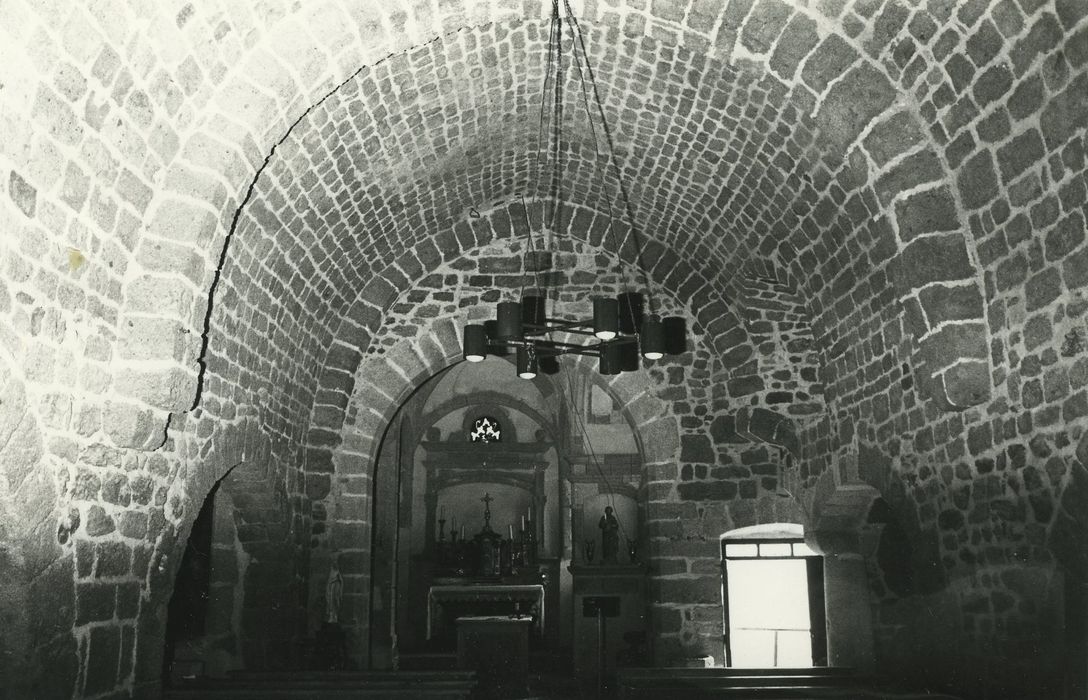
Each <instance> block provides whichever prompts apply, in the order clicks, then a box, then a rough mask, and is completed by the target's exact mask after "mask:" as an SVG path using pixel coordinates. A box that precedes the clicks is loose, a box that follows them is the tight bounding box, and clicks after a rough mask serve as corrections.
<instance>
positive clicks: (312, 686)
mask: <svg viewBox="0 0 1088 700" xmlns="http://www.w3.org/2000/svg"><path fill="white" fill-rule="evenodd" d="M475 688H476V677H475V674H474V673H473V672H472V671H274V672H268V673H260V672H235V673H232V674H230V675H229V676H227V677H226V678H217V679H211V678H205V679H198V680H193V681H188V682H186V683H183V684H182V685H180V686H178V687H175V688H170V689H168V690H167V691H166V692H165V693H164V698H165V700H196V698H201V699H202V700H203V699H207V700H263V699H265V698H268V699H270V700H321V699H322V698H337V699H341V700H346V699H349V698H352V699H354V698H368V699H371V700H373V699H374V698H432V699H434V700H465V699H466V698H468V697H469V696H471V695H472V692H473V690H474V689H475Z"/></svg>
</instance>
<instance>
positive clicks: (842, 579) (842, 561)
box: [824, 554, 875, 673]
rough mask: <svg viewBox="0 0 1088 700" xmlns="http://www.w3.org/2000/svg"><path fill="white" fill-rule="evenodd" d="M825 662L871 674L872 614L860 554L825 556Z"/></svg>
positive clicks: (863, 560) (863, 564)
mask: <svg viewBox="0 0 1088 700" xmlns="http://www.w3.org/2000/svg"><path fill="white" fill-rule="evenodd" d="M824 608H825V610H826V613H827V663H828V665H830V666H844V667H848V668H852V669H855V670H856V671H858V672H859V673H872V672H873V670H874V667H875V658H874V653H873V613H872V606H871V604H870V601H869V582H868V578H867V575H866V571H865V559H864V558H862V557H861V555H859V554H836V555H829V556H826V557H825V558H824Z"/></svg>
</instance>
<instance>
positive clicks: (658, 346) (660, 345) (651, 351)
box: [638, 316, 665, 360]
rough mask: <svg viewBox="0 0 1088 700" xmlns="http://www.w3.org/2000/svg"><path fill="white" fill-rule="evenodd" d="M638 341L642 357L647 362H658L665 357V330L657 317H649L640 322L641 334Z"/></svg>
mask: <svg viewBox="0 0 1088 700" xmlns="http://www.w3.org/2000/svg"><path fill="white" fill-rule="evenodd" d="M638 339H639V344H640V345H641V346H642V356H643V357H645V358H646V359H647V360H660V359H661V358H662V357H663V356H664V355H665V329H664V328H663V327H662V325H661V320H660V319H658V318H657V316H651V317H650V318H648V319H646V320H645V321H643V322H642V332H641V333H639V336H638Z"/></svg>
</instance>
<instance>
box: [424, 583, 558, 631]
mask: <svg viewBox="0 0 1088 700" xmlns="http://www.w3.org/2000/svg"><path fill="white" fill-rule="evenodd" d="M500 612H501V613H505V614H508V615H514V614H518V613H520V614H521V615H528V616H531V617H532V620H533V629H534V630H535V631H536V633H537V634H538V635H541V636H542V635H543V634H544V586H543V585H541V584H486V583H480V584H456V585H435V586H431V588H430V591H428V593H427V639H433V638H434V637H436V636H439V635H440V631H445V632H446V633H452V631H453V623H454V621H455V620H456V618H458V617H462V616H464V615H468V614H472V613H476V614H487V615H495V614H497V613H500Z"/></svg>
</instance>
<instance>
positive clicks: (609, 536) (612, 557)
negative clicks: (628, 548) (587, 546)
mask: <svg viewBox="0 0 1088 700" xmlns="http://www.w3.org/2000/svg"><path fill="white" fill-rule="evenodd" d="M597 527H599V528H601V562H602V563H604V564H615V563H616V553H617V552H618V551H619V547H620V534H619V530H620V521H619V520H616V516H615V515H613V514H612V506H605V508H604V515H602V516H601V520H600V522H598V523H597Z"/></svg>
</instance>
